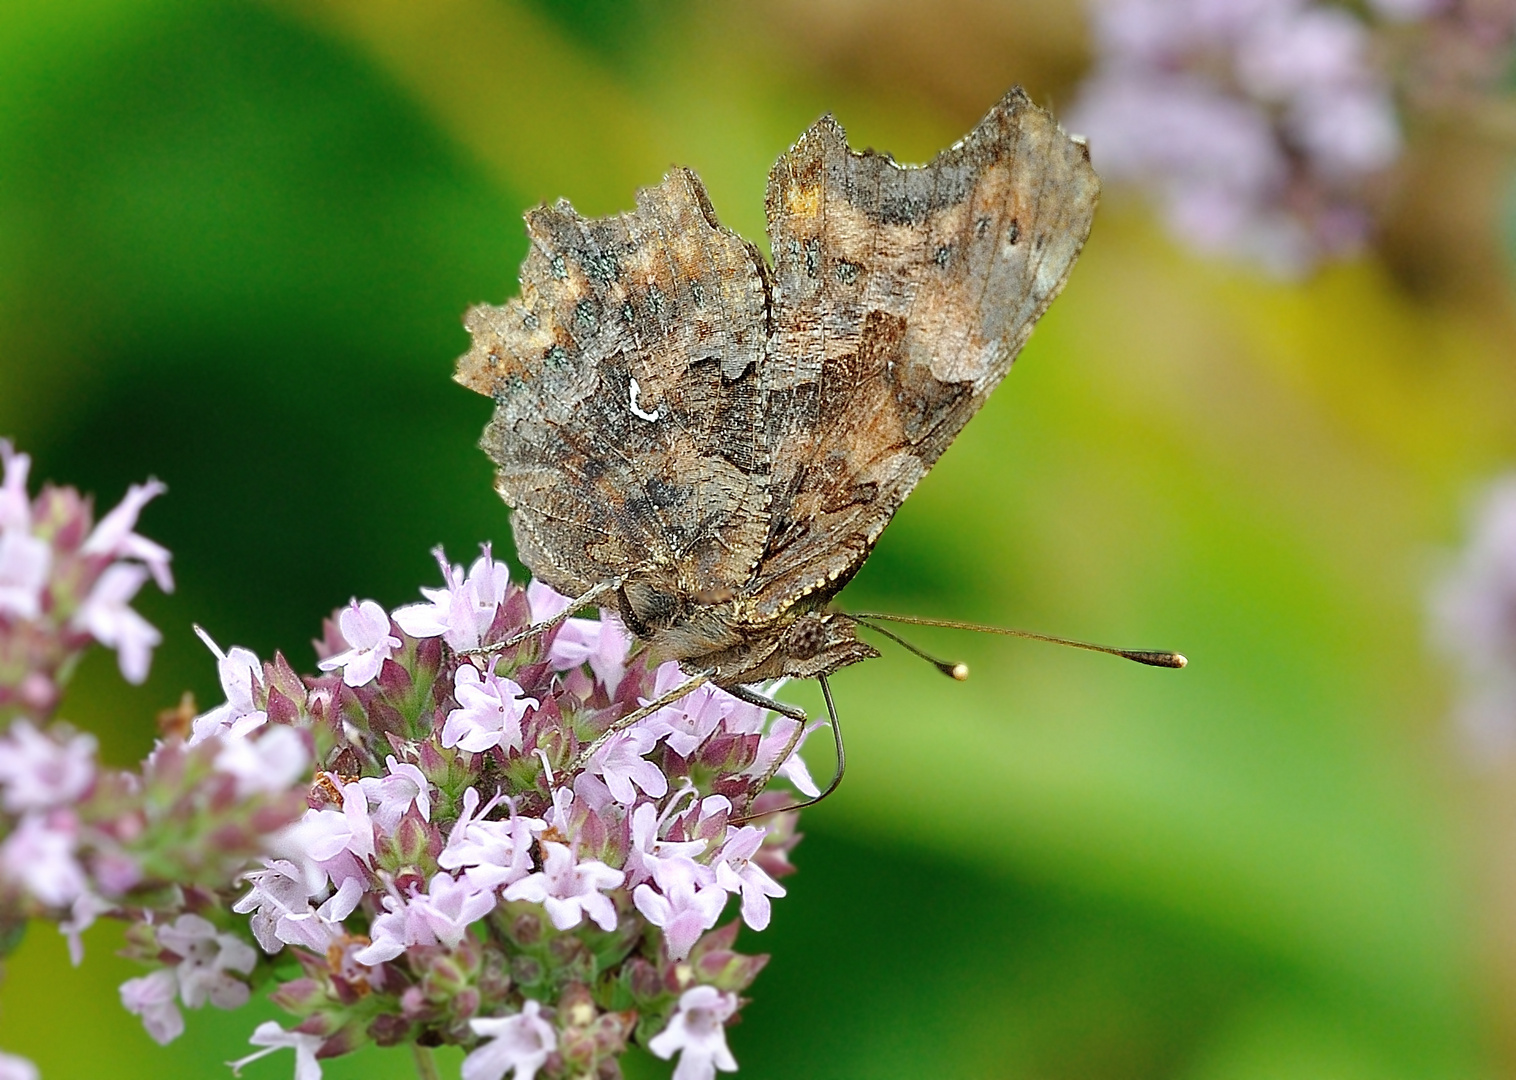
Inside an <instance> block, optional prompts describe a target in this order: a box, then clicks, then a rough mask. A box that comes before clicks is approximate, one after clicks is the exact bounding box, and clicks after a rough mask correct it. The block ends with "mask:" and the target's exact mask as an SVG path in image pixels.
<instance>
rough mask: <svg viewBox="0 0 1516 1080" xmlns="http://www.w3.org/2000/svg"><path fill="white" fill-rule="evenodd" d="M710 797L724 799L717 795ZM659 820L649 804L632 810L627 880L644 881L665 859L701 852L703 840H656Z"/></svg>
mask: <svg viewBox="0 0 1516 1080" xmlns="http://www.w3.org/2000/svg"><path fill="white" fill-rule="evenodd" d="M712 798H716V799H721V801H722V802H726V800H725V799H723V798H721V796H719V795H715V796H712ZM661 824H662V823H661V822H660V821H659V820H658V808H657V807H655V806H654V805H653V804H652V803H647V802H645V803H642V804H641V805H639V806H638V807H637V808H636V809H635V810H633V811H632V846H631V848H630V849H629V850H628V851H627V853H626V869H627V874H628V880H629V881H631V882H641V881H646V880H647V879H648V878H650V877H652V876H653V875H654V874H655V873H657V872H658V867H659V866H660V864H662V863H663V862H664V861H665V860H668V859H672V858H676V857H681V856H682V857H684V858H688V859H693V858H695V857H696V856H698V855H700V854H701V853H702V852H704V851H705V848H706V842H705V841H704V840H678V841H671V840H660V839H659V838H658V832H659V828H660V826H661Z"/></svg>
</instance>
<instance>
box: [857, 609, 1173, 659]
mask: <svg viewBox="0 0 1516 1080" xmlns="http://www.w3.org/2000/svg"><path fill="white" fill-rule="evenodd" d="M848 618H850V619H853V620H854V621H856V622H865V620H870V619H887V620H889V621H890V622H898V623H906V624H908V625H910V626H941V627H945V628H946V629H948V630H973V631H976V632H978V633H981V634H1004V635H1005V636H1006V637H1018V638H1029V639H1030V640H1032V641H1048V642H1051V643H1052V644H1054V645H1067V646H1069V647H1070V648H1071V649H1087V650H1089V651H1090V652H1098V653H1105V654H1107V655H1109V656H1119V657H1121V658H1122V659H1124V660H1131V661H1133V662H1134V663H1138V664H1146V665H1148V666H1149V667H1164V668H1182V667H1184V666H1185V665H1186V664H1188V663H1189V660H1188V659H1186V658H1185V655H1184V654H1183V653H1177V652H1170V651H1169V650H1167V649H1118V648H1116V647H1114V646H1112V645H1096V644H1094V643H1092V642H1089V641H1075V640H1074V639H1073V638H1065V637H1055V636H1053V635H1052V634H1034V633H1032V631H1030V630H1011V629H1008V628H1006V627H1003V626H980V625H979V624H977V623H966V622H958V621H956V620H953V619H923V618H920V617H919V616H915V615H890V614H888V613H886V612H880V611H866V612H863V613H862V614H858V615H849V616H848ZM865 625H869V624H868V623H867V622H865ZM874 629H876V630H879V629H880V628H879V627H877V626H876V627H874ZM884 632H886V631H882V630H881V633H884ZM891 636H892V637H893V635H891ZM895 640H896V641H900V639H899V638H895ZM901 644H905V643H904V642H901ZM907 647H909V646H907ZM912 651H913V652H914V651H916V650H914V649H913V650H912ZM927 659H931V657H927Z"/></svg>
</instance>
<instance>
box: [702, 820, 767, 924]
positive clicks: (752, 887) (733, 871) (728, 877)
mask: <svg viewBox="0 0 1516 1080" xmlns="http://www.w3.org/2000/svg"><path fill="white" fill-rule="evenodd" d="M765 835H766V833H765V830H763V829H760V828H757V827H755V826H752V825H744V826H742V827H741V828H734V829H732V830H731V832H730V833H729V834H728V836H727V839H726V844H725V846H723V847H722V849H721V854H720V855H718V856H717V857H716V858H717V861H716V884H718V885H720V886H721V887H722V888H723V889H725V890H727V891H728V892H734V893H736V892H740V893H741V894H742V919H743V921H744V922H746V923H747V924H748V925H749V926H750V927H752V928H753V929H754V930H763V929H765V928H766V927H767V926H768V924H769V914H770V910H769V897H771V896H774V897H778V896H783V895H784V886H783V885H781V884H779V883H778V882H777V881H775V880H774V879H773V878H771V877H769V876H768V874H767V873H765V872H764V870H763V868H762V867H760V866H758V865H757V864H756V863H754V862H751V861H750V860H751V859H752V858H753V856H754V855H756V854H757V853H758V849H759V848H760V847H762V846H763V838H764V836H765Z"/></svg>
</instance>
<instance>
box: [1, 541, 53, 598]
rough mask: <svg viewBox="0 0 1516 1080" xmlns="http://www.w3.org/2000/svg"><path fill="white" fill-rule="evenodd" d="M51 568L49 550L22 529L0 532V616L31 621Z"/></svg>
mask: <svg viewBox="0 0 1516 1080" xmlns="http://www.w3.org/2000/svg"><path fill="white" fill-rule="evenodd" d="M52 567H53V549H52V548H51V547H49V546H48V544H47V542H46V541H45V540H39V539H38V538H37V537H35V536H32V535H31V534H30V533H28V532H25V531H24V530H22V529H0V615H10V616H13V617H14V618H17V619H35V618H36V617H37V616H38V615H40V614H42V589H43V587H44V586H45V585H46V584H47V575H48V573H49V572H50V571H51V570H52Z"/></svg>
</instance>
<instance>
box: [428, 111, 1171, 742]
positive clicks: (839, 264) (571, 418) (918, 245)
mask: <svg viewBox="0 0 1516 1080" xmlns="http://www.w3.org/2000/svg"><path fill="white" fill-rule="evenodd" d="M1099 191H1100V181H1099V179H1098V178H1097V177H1096V175H1095V172H1094V170H1093V169H1092V168H1091V167H1090V162H1089V153H1088V151H1087V149H1086V147H1085V145H1084V143H1083V142H1082V141H1080V140H1078V139H1075V138H1071V137H1070V136H1068V135H1066V134H1065V133H1064V132H1063V131H1062V129H1060V128H1059V127H1058V125H1057V124H1056V123H1055V122H1054V120H1053V118H1052V117H1051V116H1050V115H1048V113H1046V112H1044V111H1043V110H1042V109H1039V108H1038V107H1037V106H1035V105H1033V104H1032V103H1031V102H1030V101H1029V100H1028V98H1027V96H1026V95H1025V94H1024V93H1023V92H1022V91H1021V90H1020V89H1019V88H1018V89H1014V90H1012V91H1011V92H1010V93H1008V94H1007V95H1006V96H1005V97H1004V98H1003V99H1002V100H1001V101H1000V103H999V104H997V105H996V106H995V107H994V108H993V109H991V110H990V111H989V113H988V114H987V115H986V116H985V118H984V119H983V120H982V121H980V123H979V125H978V126H977V127H975V128H974V130H973V131H971V132H970V133H969V134H968V135H967V136H966V137H965V138H964V139H963V140H961V141H960V142H958V143H957V144H955V145H954V146H952V147H951V148H949V149H947V150H945V151H943V152H942V153H940V154H938V155H937V156H936V157H935V158H934V159H933V160H932V161H931V162H930V163H929V164H927V165H924V166H920V167H916V166H902V165H898V164H896V162H895V161H894V160H893V159H892V158H891V157H889V156H888V155H885V154H878V153H875V152H873V151H865V152H863V153H858V152H855V151H853V150H851V149H849V147H848V145H847V141H846V137H845V135H844V133H843V130H842V128H841V126H840V125H838V123H837V122H836V121H835V120H834V119H833V118H832V117H831V116H824V117H822V118H821V119H820V120H818V121H817V122H816V123H815V124H813V125H811V127H810V128H809V129H808V130H807V131H806V132H805V133H804V134H803V135H801V137H800V139H799V141H798V142H796V143H795V145H794V146H793V147H791V148H790V150H789V151H788V152H787V153H785V154H784V155H782V156H781V157H780V158H779V160H778V161H777V162H776V163H775V165H774V168H773V170H772V171H771V172H770V174H769V183H768V195H767V200H766V204H767V211H768V231H769V240H770V244H771V247H772V251H773V260H774V261H773V265H772V266H770V265H769V264H768V263H767V262H766V261H765V260H764V258H763V256H762V254H760V252H759V251H758V249H757V248H755V247H754V246H753V245H752V244H750V243H748V242H746V241H745V240H743V239H742V238H741V237H739V236H737V235H736V234H735V233H732V232H731V231H729V230H727V229H724V228H722V227H721V225H720V224H719V223H718V222H717V220H716V215H715V212H714V211H713V210H712V208H711V204H710V201H709V199H708V198H707V197H706V193H705V189H704V187H702V185H701V183H700V180H699V178H698V177H697V176H696V175H695V174H694V173H693V172H691V171H690V170H688V169H675V170H674V171H673V172H671V173H670V174H669V175H668V176H667V177H665V178H664V180H663V183H661V184H659V185H658V186H657V187H654V188H647V189H644V190H642V191H639V192H638V193H637V207H636V209H635V210H633V211H631V212H630V213H626V214H619V215H616V216H614V217H608V218H600V219H596V220H586V219H584V218H582V217H580V216H579V215H578V214H577V213H575V212H574V210H573V208H572V207H571V206H570V205H569V204H568V203H567V202H564V201H559V202H558V203H556V204H555V205H553V206H539V207H537V208H536V209H534V210H531V211H530V212H528V213H527V215H526V225H527V232H528V234H529V236H530V238H531V250H530V252H529V253H528V255H527V257H526V261H525V262H524V263H523V264H522V267H521V295H520V297H519V298H517V299H515V300H512V301H510V302H508V303H507V304H505V305H504V306H503V307H493V306H490V305H487V304H486V305H480V306H478V307H475V308H473V309H472V310H470V311H469V312H468V315H467V317H466V319H465V323H466V325H467V327H468V330H469V332H470V333H471V334H472V335H473V347H472V348H471V349H470V350H469V351H468V353H467V354H465V355H464V356H463V357H462V358H461V359H460V361H459V364H458V373H457V376H456V377H457V380H458V381H459V382H460V383H462V384H463V385H464V386H467V387H468V388H470V389H472V390H476V391H478V392H479V393H481V394H486V395H488V396H489V397H491V398H493V399H494V401H495V415H494V418H493V420H492V421H491V422H490V424H489V426H488V428H486V430H485V433H484V439H483V443H482V445H483V447H484V449H485V451H486V452H487V453H488V454H489V456H490V458H491V459H492V460H493V461H494V462H495V464H496V465H497V466H498V467H499V474H498V479H497V481H496V487H497V489H498V490H499V492H500V494H501V496H502V497H503V498H504V499H505V501H506V502H507V503H509V504H510V505H511V506H512V507H513V508H514V514H513V516H512V525H513V528H514V532H515V537H516V544H517V550H518V551H519V553H520V556H521V559H522V561H523V562H525V563H526V565H527V567H528V568H529V569H530V570H531V572H532V574H533V575H534V576H536V577H537V578H539V579H541V580H542V581H545V582H547V583H548V584H549V585H551V586H552V587H553V588H555V589H557V590H558V591H559V592H561V593H564V594H566V595H568V596H571V597H574V598H575V607H580V606H583V605H585V604H589V603H593V602H606V603H614V605H615V606H616V607H618V608H619V611H620V615H621V618H622V619H623V621H624V622H625V623H626V626H627V627H628V628H629V629H630V630H631V631H632V632H633V633H634V634H635V635H636V636H637V637H639V638H641V639H642V640H644V641H645V642H646V643H647V645H648V649H649V652H650V654H651V655H652V657H653V658H654V659H655V660H657V661H664V660H677V661H679V663H680V664H681V665H682V666H683V667H684V669H685V670H686V671H688V672H695V673H698V675H697V676H696V678H695V679H694V680H692V683H691V684H686V688H688V687H689V686H691V685H692V684H693V682H695V681H705V680H707V679H708V680H710V681H712V682H715V683H716V684H718V685H720V686H723V687H726V688H728V689H730V690H732V691H733V692H734V693H737V694H738V695H739V696H743V697H746V698H749V699H750V700H751V699H756V700H758V701H761V702H763V703H765V704H771V703H768V702H767V701H766V700H765V699H763V698H761V697H758V696H757V695H755V694H753V692H752V691H749V690H747V689H746V688H745V686H744V684H747V683H753V682H758V681H761V680H765V679H772V678H777V677H781V676H794V677H801V678H805V677H821V678H822V680H823V689H824V690H825V689H826V686H825V681H824V677H825V676H826V675H827V674H828V673H830V672H833V671H836V670H837V669H838V668H841V667H844V666H846V665H848V664H853V663H856V662H858V661H860V660H864V659H867V658H869V657H873V656H877V655H878V653H877V652H876V651H875V650H874V649H873V647H872V646H870V645H868V644H866V643H865V642H862V641H860V640H858V638H857V637H856V633H855V632H856V629H857V625H858V620H857V619H856V618H855V617H852V616H848V615H845V614H843V613H841V612H838V611H834V610H830V609H828V607H827V604H828V602H829V601H830V600H831V598H832V597H833V596H834V595H835V594H836V593H837V592H838V590H840V589H841V588H842V587H843V586H844V585H845V584H847V582H848V580H849V579H850V578H852V576H853V575H854V574H856V573H857V572H858V570H859V568H860V567H861V566H862V565H863V562H864V560H865V559H866V558H867V557H868V554H869V551H870V550H871V549H872V548H873V546H874V543H875V541H877V540H878V539H879V535H880V533H881V532H883V530H884V527H885V526H886V525H888V524H889V521H890V518H891V517H893V516H894V514H895V511H896V510H897V509H898V508H899V506H900V504H901V502H902V501H903V500H904V499H905V497H906V496H907V495H908V494H910V492H911V489H912V488H914V487H915V486H916V483H917V482H918V481H919V480H920V479H921V478H922V477H923V476H925V475H926V473H927V470H929V469H930V468H931V467H932V465H933V464H934V463H935V462H936V461H937V459H938V458H939V457H940V456H941V455H942V452H943V451H944V450H946V449H947V447H948V444H949V443H951V442H952V441H953V438H954V437H955V436H956V435H957V434H958V432H959V430H960V429H961V428H962V427H963V425H964V424H966V423H967V422H968V420H969V418H970V417H971V416H973V415H974V413H975V411H976V410H978V408H979V407H980V406H981V405H982V404H983V403H984V400H985V398H986V397H987V396H988V395H989V393H990V391H992V390H993V389H994V388H995V386H996V385H997V384H998V383H999V382H1000V380H1001V379H1002V378H1004V377H1005V374H1006V372H1007V371H1009V370H1010V367H1011V362H1012V361H1013V360H1014V359H1015V357H1016V354H1017V353H1018V352H1019V351H1020V349H1021V346H1022V345H1023V344H1024V343H1025V342H1026V339H1027V337H1028V336H1029V335H1030V334H1031V332H1032V326H1033V324H1035V323H1036V321H1037V319H1038V317H1039V316H1041V315H1042V313H1043V312H1044V311H1045V310H1047V307H1048V305H1049V304H1050V303H1052V301H1053V298H1054V297H1055V296H1057V295H1058V293H1059V291H1060V290H1061V289H1062V288H1063V284H1064V282H1065V281H1066V280H1067V278H1068V274H1069V270H1070V268H1071V267H1072V266H1073V263H1074V260H1075V258H1076V257H1077V256H1078V254H1079V251H1080V249H1081V248H1082V247H1083V246H1084V242H1085V238H1086V237H1087V236H1088V235H1089V231H1090V222H1091V218H1092V217H1093V215H1094V212H1095V204H1096V201H1097V199H1098V196H1099ZM1034 636H1035V635H1034ZM1117 651H1119V650H1117ZM1142 655H1147V654H1140V655H1139V656H1138V657H1137V658H1139V659H1140V658H1141V656H1142ZM1152 655H1168V654H1152ZM1145 662H1155V661H1152V660H1148V661H1145ZM939 666H943V665H939ZM1171 666H1172V665H1171ZM827 697H828V703H829V705H830V693H829V692H828V693H827ZM650 708H651V706H650ZM783 711H786V712H790V713H794V712H795V710H794V709H793V708H791V707H785V708H784V710H783ZM618 726H619V725H618Z"/></svg>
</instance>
